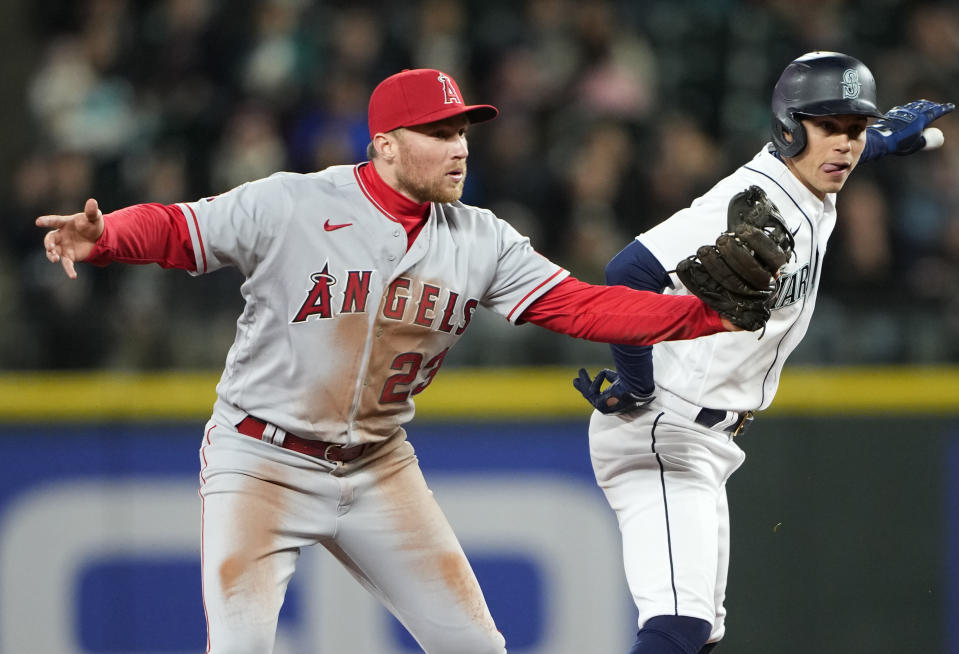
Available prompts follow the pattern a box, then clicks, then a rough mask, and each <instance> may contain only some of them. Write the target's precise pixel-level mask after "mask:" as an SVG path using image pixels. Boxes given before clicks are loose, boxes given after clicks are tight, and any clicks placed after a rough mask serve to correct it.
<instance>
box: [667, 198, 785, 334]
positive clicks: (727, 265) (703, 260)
mask: <svg viewBox="0 0 959 654" xmlns="http://www.w3.org/2000/svg"><path fill="white" fill-rule="evenodd" d="M726 221H727V231H725V232H723V233H722V234H720V235H719V237H718V238H717V239H716V242H715V244H713V245H704V246H702V247H701V248H699V249H698V250H696V254H694V255H692V256H690V257H687V258H686V259H683V260H682V261H680V262H679V265H677V266H676V275H677V276H678V277H679V280H680V281H681V282H682V283H683V285H685V286H686V288H688V289H689V292H690V293H692V294H693V295H695V296H696V297H698V298H700V299H701V300H702V301H703V302H705V303H706V305H707V306H709V307H710V308H712V309H713V310H715V311H716V312H717V313H719V315H721V316H723V317H724V318H726V319H727V320H729V321H730V322H731V323H733V324H734V325H736V326H738V327H742V328H743V329H746V330H749V331H754V330H757V329H760V328H761V327H764V326H765V325H766V321H767V320H769V316H770V313H769V309H770V306H771V305H772V301H773V297H774V296H775V293H776V274H777V273H778V271H779V268H780V267H782V265H783V264H785V263H786V262H787V261H789V259H790V257H792V252H793V247H794V245H795V243H794V241H793V236H792V234H791V233H790V231H789V228H788V227H787V226H786V222H785V221H784V220H783V217H782V214H780V213H779V209H777V208H776V205H775V204H774V203H773V202H772V200H770V199H769V198H768V197H767V196H766V193H765V192H764V191H763V190H762V189H761V188H759V187H758V186H750V187H749V188H747V189H746V190H745V191H742V192H741V193H737V194H736V195H734V196H733V197H732V199H731V200H730V201H729V207H728V209H727V211H726Z"/></svg>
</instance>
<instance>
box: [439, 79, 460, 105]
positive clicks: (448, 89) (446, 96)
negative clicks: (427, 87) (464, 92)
mask: <svg viewBox="0 0 959 654" xmlns="http://www.w3.org/2000/svg"><path fill="white" fill-rule="evenodd" d="M436 79H437V80H439V83H440V84H442V85H443V104H463V101H462V100H460V97H459V94H458V93H457V92H456V87H454V86H453V82H452V81H451V80H450V78H449V77H447V76H446V75H443V74H440V76H439V77H437V78H436Z"/></svg>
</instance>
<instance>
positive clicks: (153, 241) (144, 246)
mask: <svg viewBox="0 0 959 654" xmlns="http://www.w3.org/2000/svg"><path fill="white" fill-rule="evenodd" d="M111 261H119V262H121V263H156V264H159V265H160V266H161V267H163V268H181V269H183V270H191V271H195V270H196V259H195V258H194V256H193V244H192V243H191V241H190V232H189V229H188V228H187V224H186V218H184V216H183V212H182V211H180V209H179V208H178V207H176V206H175V205H163V204H155V203H151V204H136V205H133V206H131V207H126V208H125V209H120V210H118V211H114V212H112V213H108V214H105V215H104V216H103V233H102V234H101V235H100V238H99V240H97V242H96V245H94V247H93V251H92V252H91V253H90V256H88V257H87V258H86V259H84V262H85V263H92V264H93V265H95V266H105V265H107V264H108V263H110V262H111Z"/></svg>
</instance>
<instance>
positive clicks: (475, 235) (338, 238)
mask: <svg viewBox="0 0 959 654" xmlns="http://www.w3.org/2000/svg"><path fill="white" fill-rule="evenodd" d="M496 114H497V110H496V109H495V108H494V107H492V106H489V105H466V104H465V103H464V102H463V99H462V96H461V95H460V90H459V87H458V86H457V84H456V83H455V81H454V80H453V79H452V78H451V77H450V76H449V75H446V74H444V73H442V72H441V71H438V70H432V69H417V70H407V71H403V72H401V73H398V74H396V75H393V76H391V77H389V78H387V79H386V80H384V81H383V82H381V83H380V84H379V85H378V86H377V87H376V89H375V90H374V91H373V93H372V95H371V98H370V104H369V117H368V118H369V131H370V138H371V143H370V146H369V148H368V154H369V157H370V161H368V162H364V163H361V164H358V165H344V166H333V167H331V168H328V169H326V170H323V171H321V172H317V173H312V174H290V173H278V174H275V175H272V176H270V177H268V178H266V179H261V180H258V181H254V182H251V183H247V184H243V185H242V186H239V187H238V188H235V189H233V190H231V191H229V192H227V193H224V194H222V195H219V196H216V197H210V198H205V199H202V200H199V201H197V202H188V203H183V204H176V205H170V206H163V205H157V204H142V205H135V206H132V207H127V208H125V209H121V210H119V211H115V212H113V213H111V214H108V215H106V216H104V215H102V213H101V212H100V211H99V208H98V206H97V203H96V201H95V200H93V199H90V200H88V201H87V203H86V206H85V207H84V211H83V212H82V213H77V214H74V215H72V216H42V217H40V218H38V219H37V221H36V223H37V225H38V226H40V227H45V228H48V229H50V231H49V232H47V233H46V235H45V237H44V245H45V248H46V252H47V257H48V259H49V260H50V261H52V262H59V263H61V264H62V266H63V268H64V270H65V272H66V274H67V275H68V276H69V277H70V278H75V277H76V274H77V273H76V269H75V266H74V263H75V262H77V261H86V262H89V263H93V264H97V265H103V264H106V263H108V262H111V261H119V262H126V263H151V262H153V263H158V264H160V265H161V266H164V267H173V268H180V269H184V270H188V271H190V273H191V274H195V275H200V274H203V273H207V272H210V271H214V270H217V269H219V268H222V267H224V266H235V267H236V268H238V269H239V270H240V271H241V272H242V273H243V274H244V276H245V281H244V283H243V284H242V286H241V289H240V290H241V293H242V295H243V297H244V299H245V306H244V310H243V313H242V315H241V316H240V317H239V320H238V322H237V334H236V341H235V342H234V344H233V346H232V347H231V348H230V351H229V353H228V355H227V360H226V365H225V368H224V371H223V374H222V377H221V379H220V382H219V384H218V385H217V400H216V403H215V406H214V407H213V415H212V417H211V419H210V421H209V423H208V424H207V425H206V429H205V434H204V437H203V441H202V447H201V449H200V463H201V472H200V496H201V498H202V545H201V552H202V581H203V597H204V606H205V610H206V616H207V633H208V643H207V652H215V653H227V652H229V653H230V654H239V653H247V652H249V653H251V654H253V653H257V654H262V653H264V652H270V651H271V650H272V647H273V642H274V638H275V632H276V625H277V617H278V613H279V610H280V606H281V604H282V602H283V598H284V595H285V592H286V588H287V583H288V582H289V580H290V578H291V576H292V575H293V572H294V568H295V566H296V561H297V557H298V554H299V552H300V549H301V548H303V547H305V546H309V545H313V544H317V543H319V544H321V545H323V546H324V547H326V548H327V549H328V550H329V551H330V552H331V553H332V554H333V556H335V557H336V558H337V559H338V560H339V561H340V562H341V563H342V564H343V565H344V566H345V567H346V568H347V569H348V570H349V572H350V573H352V575H353V576H354V577H355V578H356V579H357V581H358V582H359V583H360V584H362V585H363V586H364V587H365V588H366V589H367V590H369V592H371V593H372V594H373V595H375V596H376V597H377V598H378V599H379V600H380V601H381V602H382V603H383V604H384V605H385V606H386V607H387V608H388V609H389V610H390V611H391V612H392V613H393V614H394V615H395V616H396V617H397V618H398V619H399V621H400V622H401V623H402V624H403V625H404V626H405V627H406V628H407V629H408V630H409V631H410V633H411V634H412V635H413V636H414V637H415V638H416V640H417V641H418V642H419V644H420V645H421V646H422V648H423V649H424V650H425V651H427V652H435V653H448V654H481V653H482V654H491V653H498V652H504V651H505V643H504V639H503V636H502V635H501V634H500V633H499V632H498V631H497V629H496V626H495V624H494V622H493V619H492V617H491V616H490V613H489V610H488V609H487V606H486V602H485V600H484V598H483V595H482V593H481V591H480V588H479V586H478V584H477V582H476V578H475V576H474V574H473V572H472V570H471V568H470V565H469V563H468V561H467V559H466V557H465V555H464V553H463V551H462V548H461V547H460V545H459V543H458V542H457V539H456V537H455V536H454V534H453V532H452V530H451V528H450V526H449V524H448V522H447V520H446V518H445V517H444V515H443V514H442V512H441V510H440V508H439V506H438V504H437V503H436V501H435V500H434V498H433V496H432V493H431V491H430V489H429V488H428V487H427V485H426V482H425V480H424V478H423V475H422V474H421V472H420V468H419V465H418V463H417V459H416V456H415V455H414V451H413V448H412V446H411V445H410V443H409V442H408V441H407V439H406V431H405V430H404V428H403V425H404V424H405V423H407V422H408V421H409V420H410V419H412V417H413V411H414V406H413V396H415V395H416V394H418V393H420V392H422V391H423V390H424V389H425V388H426V387H427V386H428V385H429V384H430V382H431V381H432V380H433V377H434V376H435V375H436V374H437V371H438V370H439V369H440V366H441V365H442V364H443V359H444V357H445V356H446V354H447V352H448V351H449V349H450V347H452V346H453V344H454V343H456V341H458V340H459V338H460V337H461V336H462V335H463V334H464V332H465V331H466V330H467V328H468V326H469V324H470V319H471V317H472V315H473V312H474V311H475V310H476V309H477V307H479V306H483V307H486V308H487V309H490V310H492V311H494V312H496V313H498V314H500V315H501V316H503V317H504V318H505V319H506V320H508V321H509V322H511V323H514V324H518V323H522V322H532V323H535V324H538V325H540V326H543V327H546V328H548V329H552V330H555V331H558V332H562V333H566V334H569V335H571V336H575V337H578V338H586V339H591V340H597V341H602V342H608V343H614V342H624V343H630V344H633V345H642V344H651V343H655V342H658V341H661V340H664V339H677V338H695V337H698V336H703V335H709V334H714V333H717V332H720V331H725V330H727V329H730V330H732V329H735V328H734V327H733V326H732V325H731V324H730V323H729V322H728V321H727V320H725V319H723V318H721V317H720V316H719V315H718V314H716V313H715V312H713V311H712V310H710V309H708V308H707V307H706V306H705V305H704V304H703V303H702V302H701V301H700V300H699V299H698V298H695V297H691V296H687V297H667V296H663V295H659V294H655V293H647V292H640V291H635V290H632V289H627V288H623V287H619V288H612V287H606V286H592V285H588V284H585V283H583V282H580V281H578V280H576V279H574V278H573V277H571V276H570V275H569V273H568V272H567V271H566V270H564V269H563V268H561V267H560V266H558V265H556V264H554V263H553V262H551V261H549V260H547V259H546V258H544V257H543V256H541V255H540V254H538V253H537V252H536V251H535V250H534V249H533V248H532V246H531V245H530V243H529V240H528V239H526V238H524V237H523V236H521V235H520V234H519V233H517V232H516V230H514V229H513V228H512V227H511V226H510V225H509V224H507V223H506V222H504V221H502V220H500V219H498V218H497V217H496V216H494V215H493V214H492V213H491V212H489V211H487V210H484V209H479V208H476V207H471V206H467V205H464V204H462V203H461V202H459V198H460V195H461V194H462V190H463V182H464V180H465V178H466V159H467V155H468V149H467V139H466V133H467V130H468V128H469V126H470V124H471V123H478V122H482V121H486V120H490V119H492V118H493V117H495V116H496ZM771 279H772V278H771V277H770V280H771ZM357 628H358V629H362V625H357Z"/></svg>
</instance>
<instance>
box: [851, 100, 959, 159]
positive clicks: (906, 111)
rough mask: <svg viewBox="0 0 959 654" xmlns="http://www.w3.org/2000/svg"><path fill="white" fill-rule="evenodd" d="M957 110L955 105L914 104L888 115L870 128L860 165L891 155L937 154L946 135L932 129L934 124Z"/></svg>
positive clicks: (910, 103)
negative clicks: (930, 151)
mask: <svg viewBox="0 0 959 654" xmlns="http://www.w3.org/2000/svg"><path fill="white" fill-rule="evenodd" d="M955 108H956V105H954V104H953V103H951V102H946V103H939V102H932V101H931V100H914V101H913V102H909V103H908V104H904V105H902V106H901V107H893V108H892V109H890V110H889V111H888V112H886V115H885V116H883V117H882V118H880V119H879V120H877V121H876V122H875V123H873V124H872V125H870V126H869V127H867V128H866V149H865V150H863V152H862V156H861V157H860V158H859V161H860V163H861V162H864V161H872V160H875V159H880V158H882V157H884V156H886V155H888V154H895V155H899V156H904V155H907V154H912V153H914V152H918V151H919V150H934V149H935V148H938V147H939V146H941V145H942V143H943V136H942V131H941V130H939V128H937V127H929V125H930V124H931V123H932V121H934V120H936V119H937V118H939V117H940V116H943V115H945V114H947V113H949V112H950V111H953V110H954V109H955Z"/></svg>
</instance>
